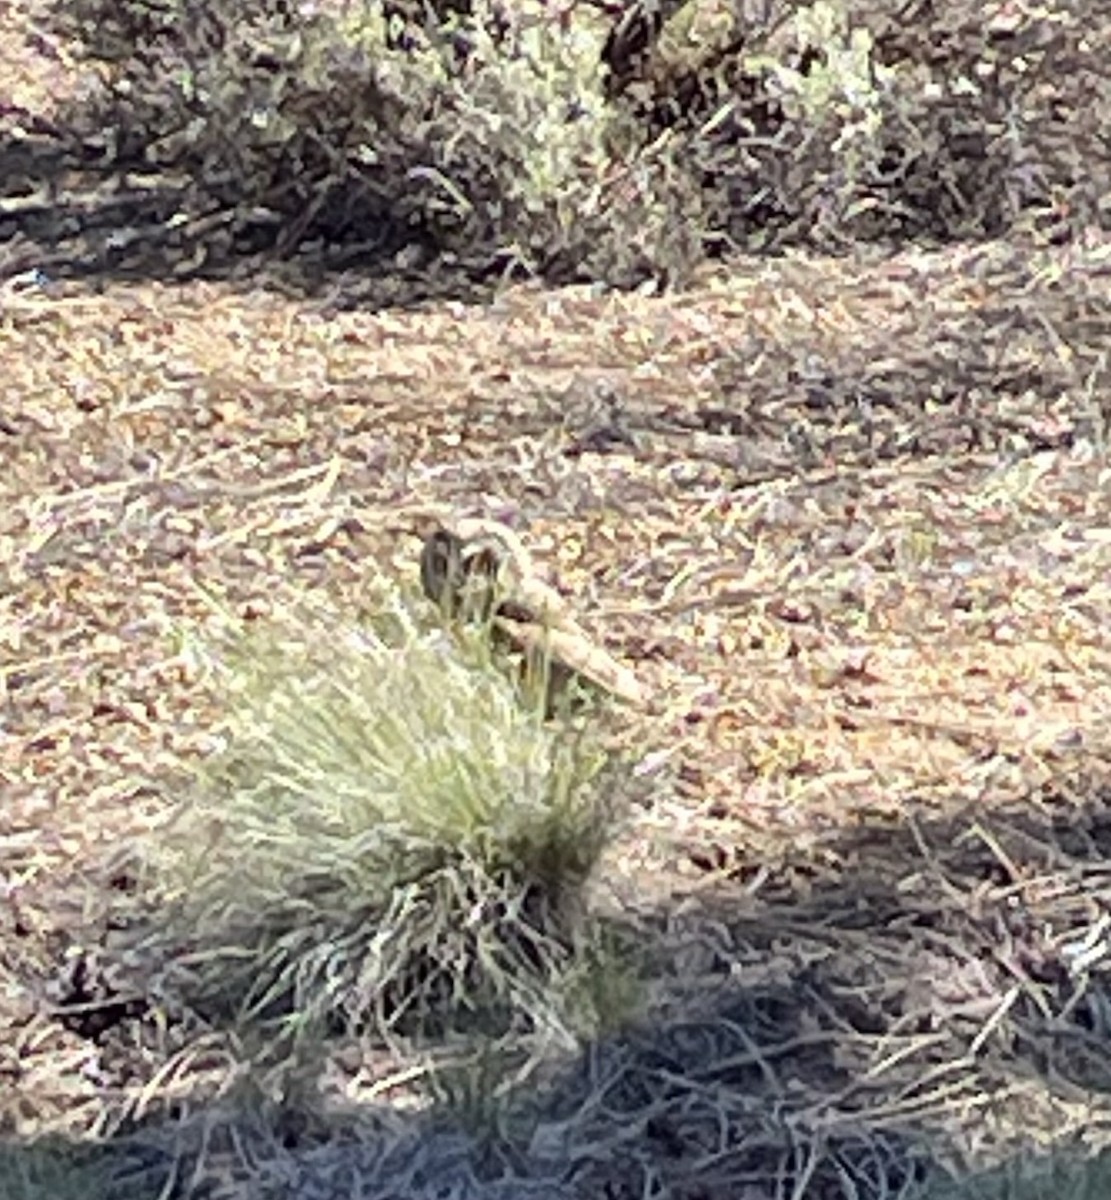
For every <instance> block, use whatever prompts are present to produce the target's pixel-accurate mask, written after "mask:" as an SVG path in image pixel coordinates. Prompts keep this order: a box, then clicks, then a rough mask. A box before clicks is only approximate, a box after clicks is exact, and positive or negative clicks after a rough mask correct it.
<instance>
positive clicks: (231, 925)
mask: <svg viewBox="0 0 1111 1200" xmlns="http://www.w3.org/2000/svg"><path fill="white" fill-rule="evenodd" d="M212 661H213V662H214V664H216V667H217V669H218V670H219V672H220V675H219V678H220V680H221V682H222V686H223V687H224V689H225V690H226V694H227V696H228V697H229V699H230V705H229V707H230V709H231V717H230V720H229V723H228V729H227V736H226V739H225V744H224V747H223V749H222V750H221V751H220V752H219V753H217V754H216V755H214V756H213V757H212V758H211V759H210V761H208V762H207V763H206V764H205V766H204V768H203V770H202V771H201V773H200V775H199V777H198V780H197V786H196V788H195V794H193V795H191V796H190V797H189V799H188V801H187V802H186V803H185V804H184V805H183V807H182V811H181V812H180V814H178V816H177V817H176V818H175V820H174V822H173V823H172V824H171V825H170V827H169V828H168V829H166V830H164V831H163V832H162V833H161V834H160V836H159V838H158V840H157V842H156V844H155V845H154V846H153V847H152V849H151V852H150V854H149V866H150V868H151V870H152V871H153V873H154V879H155V882H156V884H157V888H158V891H159V893H160V894H161V896H162V902H161V908H160V918H159V922H160V923H159V929H158V930H157V932H156V933H155V934H153V935H150V936H152V937H153V938H154V939H155V940H156V941H157V942H158V943H159V946H160V947H161V950H162V953H163V954H165V953H166V952H167V951H168V952H169V954H168V957H169V964H170V965H169V968H168V971H167V976H166V978H167V979H168V980H170V981H171V982H172V984H173V987H174V989H175V990H176V991H178V992H180V993H182V994H184V995H185V996H186V997H187V998H188V1000H189V1002H190V1003H191V1004H192V1005H194V1006H197V1007H199V1008H200V1009H201V1010H202V1011H207V1012H209V1013H217V1014H223V1015H227V1016H231V1017H234V1019H235V1020H237V1021H239V1022H248V1023H250V1024H251V1025H252V1026H255V1027H257V1026H258V1025H261V1027H262V1028H264V1029H277V1030H279V1031H282V1032H285V1033H289V1032H291V1031H292V1032H297V1031H301V1030H306V1031H314V1032H319V1031H321V1030H322V1029H330V1028H335V1027H336V1026H337V1025H338V1026H339V1027H340V1028H343V1029H355V1030H360V1031H367V1030H369V1031H370V1032H371V1033H373V1034H377V1035H381V1036H383V1037H386V1038H390V1037H394V1036H397V1035H399V1034H406V1035H412V1034H417V1033H433V1032H435V1033H439V1032H443V1031H445V1030H448V1029H461V1028H462V1029H466V1028H471V1029H474V1028H478V1029H481V1030H483V1031H484V1032H492V1033H493V1032H496V1033H498V1034H504V1033H506V1032H508V1031H510V1030H513V1029H519V1030H522V1031H523V1030H525V1029H527V1028H529V1027H531V1028H532V1029H533V1030H535V1029H536V1028H537V1027H542V1026H544V1025H551V1024H552V1023H560V1024H565V1022H566V1021H567V1020H568V1019H569V1012H568V1005H571V1006H572V1007H573V1005H574V1004H575V1003H577V1002H579V1001H581V998H582V996H583V995H584V994H585V992H584V989H583V987H582V978H581V976H582V961H583V959H582V956H581V955H580V954H578V953H577V951H576V946H580V947H581V945H582V944H583V938H584V930H585V924H584V920H583V916H582V906H581V904H580V897H581V890H582V887H583V885H584V883H585V881H586V880H587V878H588V876H589V874H590V872H591V869H592V868H593V866H594V864H595V862H596V860H597V858H598V855H599V854H600V852H601V849H602V847H603V844H604V842H605V840H606V837H607V831H608V829H609V828H610V825H611V822H612V819H613V816H614V806H613V803H612V794H611V792H610V791H608V790H607V788H606V787H604V786H603V782H602V780H603V771H604V768H605V767H606V760H605V757H604V755H603V754H602V753H601V752H600V751H599V750H598V748H597V746H596V743H594V741H593V739H592V738H591V736H590V734H589V732H588V728H589V727H588V726H587V725H585V724H584V723H583V722H581V721H580V722H579V723H577V724H576V723H573V722H572V721H571V719H570V718H567V717H565V718H564V719H562V720H561V721H559V722H554V723H553V722H550V721H546V720H545V719H544V715H543V713H542V711H540V710H539V709H538V708H536V707H535V706H534V707H531V708H530V707H527V706H523V704H522V698H521V694H520V691H519V689H518V688H517V687H516V686H515V685H514V683H513V682H512V680H511V679H510V678H509V677H507V676H506V675H504V674H503V673H501V672H500V671H498V670H497V669H496V668H495V667H494V665H493V664H492V663H491V661H490V658H489V654H488V652H487V650H486V647H485V643H484V642H483V641H482V640H481V637H480V635H478V634H475V635H471V634H469V633H467V632H465V631H464V632H459V633H457V634H456V635H454V636H451V635H449V634H448V633H447V632H446V631H445V630H443V629H442V628H439V627H434V626H426V625H422V623H421V621H420V620H418V619H417V618H416V617H415V616H414V614H413V611H412V610H411V609H410V607H409V605H408V602H407V600H406V599H405V597H404V595H403V594H401V593H399V592H398V591H397V590H396V589H393V588H391V587H389V586H386V585H383V586H382V588H381V590H380V596H379V600H378V602H377V605H376V614H375V616H374V618H373V619H372V620H371V621H370V622H369V624H367V625H365V626H358V625H354V624H351V623H348V622H344V621H342V620H340V619H338V618H336V617H334V616H330V615H328V614H325V613H321V612H315V613H313V612H303V613H299V614H295V615H294V617H293V619H283V620H282V621H280V622H276V623H274V624H273V625H270V626H268V627H259V626H253V627H239V628H232V629H230V630H226V631H225V632H224V634H223V635H222V636H221V637H220V639H219V643H218V652H217V654H216V655H215V656H214V657H213V658H212ZM586 990H587V991H589V989H586ZM576 997H577V998H578V1000H575V999H574V998H576Z"/></svg>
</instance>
